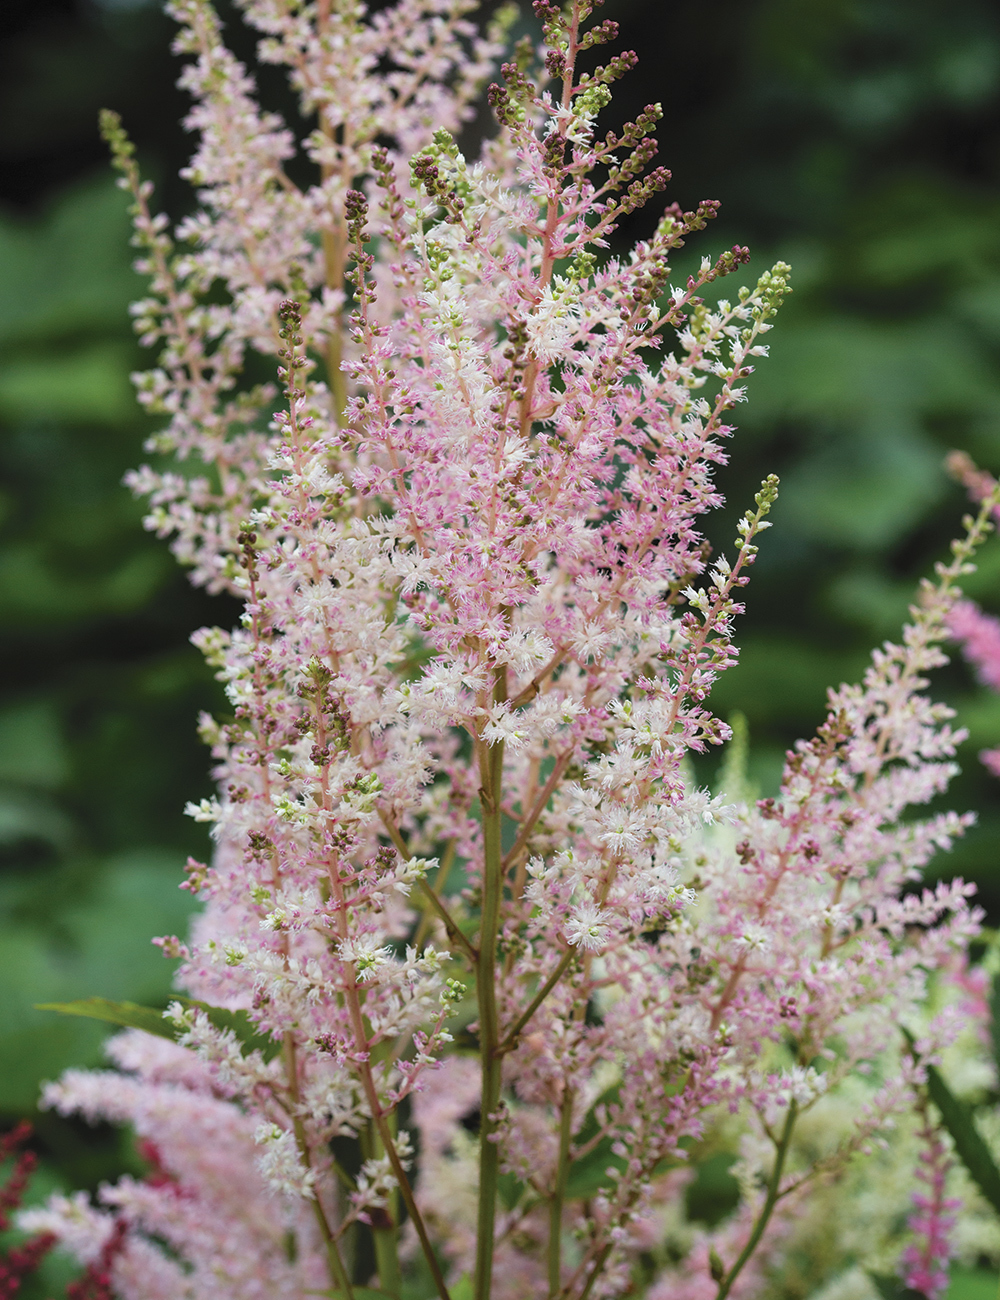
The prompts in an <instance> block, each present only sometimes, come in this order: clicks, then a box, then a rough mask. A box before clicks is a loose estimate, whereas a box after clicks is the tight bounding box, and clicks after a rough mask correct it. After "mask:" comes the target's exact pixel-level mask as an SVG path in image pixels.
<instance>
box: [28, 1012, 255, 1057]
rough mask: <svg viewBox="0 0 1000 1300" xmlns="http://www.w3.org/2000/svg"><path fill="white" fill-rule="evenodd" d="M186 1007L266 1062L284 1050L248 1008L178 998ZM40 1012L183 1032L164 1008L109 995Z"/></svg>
mask: <svg viewBox="0 0 1000 1300" xmlns="http://www.w3.org/2000/svg"><path fill="white" fill-rule="evenodd" d="M174 1001H176V1002H179V1003H180V1004H181V1006H183V1007H185V1008H190V1007H197V1008H198V1010H199V1011H204V1012H205V1014H206V1015H207V1016H208V1018H209V1020H210V1021H211V1023H212V1024H213V1025H214V1026H215V1028H216V1029H221V1030H230V1031H231V1032H232V1033H233V1034H235V1035H236V1037H237V1038H238V1039H239V1041H240V1042H241V1043H242V1044H243V1047H244V1049H245V1050H246V1051H248V1052H253V1051H258V1052H260V1054H261V1056H262V1057H263V1058H264V1060H265V1061H270V1060H273V1059H274V1057H275V1056H277V1055H278V1053H279V1052H280V1051H281V1044H280V1043H278V1042H276V1041H275V1040H274V1039H273V1038H271V1037H270V1036H269V1035H266V1034H261V1033H258V1031H257V1028H256V1026H255V1025H254V1024H253V1022H252V1021H251V1019H250V1017H249V1016H248V1015H247V1013H246V1012H245V1011H227V1010H226V1009H225V1008H224V1007H213V1006H210V1005H209V1004H208V1003H207V1002H198V1001H197V1000H196V999H194V998H175V999H174ZM36 1008H37V1010H39V1011H58V1012H60V1013H61V1014H62V1015H64V1016H86V1017H88V1018H89V1019H91V1020H104V1021H107V1022H108V1023H109V1024H112V1025H123V1026H125V1027H127V1028H129V1029H143V1030H145V1031H146V1033H147V1034H158V1035H159V1036H160V1037H161V1038H172V1039H175V1040H176V1039H177V1038H179V1037H180V1036H181V1034H182V1033H183V1032H184V1031H183V1030H179V1029H178V1028H177V1027H176V1025H174V1024H173V1022H172V1021H170V1020H165V1019H164V1016H163V1012H162V1011H157V1009H156V1008H155V1007H141V1006H139V1005H138V1003H135V1002H112V1001H111V1000H110V999H108V998H81V999H80V1000H79V1001H77V1002H40V1003H37V1004H36Z"/></svg>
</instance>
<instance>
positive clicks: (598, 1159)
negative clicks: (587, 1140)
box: [566, 1137, 625, 1201]
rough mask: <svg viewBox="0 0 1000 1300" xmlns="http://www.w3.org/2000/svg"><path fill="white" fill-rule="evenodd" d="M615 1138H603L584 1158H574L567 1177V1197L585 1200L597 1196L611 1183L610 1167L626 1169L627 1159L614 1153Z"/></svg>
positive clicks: (573, 1199) (568, 1198)
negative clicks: (612, 1147) (612, 1148)
mask: <svg viewBox="0 0 1000 1300" xmlns="http://www.w3.org/2000/svg"><path fill="white" fill-rule="evenodd" d="M613 1141H614V1139H613V1138H609V1137H608V1138H602V1139H601V1141H600V1142H598V1144H597V1146H596V1147H594V1149H593V1151H589V1152H588V1153H587V1154H586V1155H585V1156H584V1157H583V1159H582V1160H574V1162H573V1163H572V1164H571V1165H570V1167H569V1174H568V1177H567V1179H566V1199H567V1200H570V1201H575V1200H585V1199H586V1198H587V1197H589V1196H596V1194H597V1193H598V1192H599V1191H601V1189H602V1188H605V1187H608V1186H610V1184H611V1178H610V1176H609V1174H608V1169H609V1168H613V1169H618V1170H621V1169H624V1168H625V1161H624V1160H623V1159H622V1157H621V1156H616V1155H614V1154H613V1153H612V1150H611V1146H612V1143H613Z"/></svg>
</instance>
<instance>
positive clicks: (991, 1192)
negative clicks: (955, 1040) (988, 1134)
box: [927, 1065, 1000, 1214]
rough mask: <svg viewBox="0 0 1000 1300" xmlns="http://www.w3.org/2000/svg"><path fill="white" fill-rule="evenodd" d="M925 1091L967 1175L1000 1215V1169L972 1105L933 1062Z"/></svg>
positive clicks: (928, 1068)
mask: <svg viewBox="0 0 1000 1300" xmlns="http://www.w3.org/2000/svg"><path fill="white" fill-rule="evenodd" d="M927 1092H928V1094H929V1095H930V1099H931V1101H932V1102H933V1103H934V1105H935V1106H936V1107H937V1108H938V1110H939V1111H940V1112H941V1119H942V1121H943V1122H944V1126H945V1128H946V1129H947V1130H948V1132H949V1133H950V1134H951V1137H952V1141H953V1142H954V1143H955V1150H956V1152H957V1153H958V1155H959V1157H960V1159H961V1161H962V1163H963V1164H964V1165H965V1167H966V1169H967V1170H968V1171H969V1175H970V1177H971V1178H972V1180H973V1182H974V1183H975V1184H976V1186H977V1187H978V1188H979V1190H980V1191H981V1192H982V1194H983V1195H984V1196H985V1197H986V1199H987V1200H988V1201H989V1203H990V1204H991V1205H992V1206H993V1208H994V1209H995V1210H996V1211H997V1213H998V1214H1000V1169H997V1166H996V1162H995V1161H994V1159H993V1156H992V1155H991V1154H990V1149H989V1147H988V1146H987V1145H986V1143H985V1142H984V1141H983V1139H982V1138H981V1137H980V1135H979V1130H978V1129H977V1128H976V1125H975V1121H974V1119H973V1116H972V1107H971V1106H970V1105H969V1104H968V1102H964V1101H961V1100H959V1098H958V1097H956V1096H955V1094H954V1093H953V1092H952V1090H951V1089H950V1088H949V1087H948V1085H947V1083H945V1081H944V1077H943V1076H942V1074H941V1071H940V1070H939V1069H938V1068H937V1067H936V1066H934V1065H929V1066H928V1067H927Z"/></svg>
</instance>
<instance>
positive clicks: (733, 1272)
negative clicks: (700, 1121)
mask: <svg viewBox="0 0 1000 1300" xmlns="http://www.w3.org/2000/svg"><path fill="white" fill-rule="evenodd" d="M797 1115H798V1106H797V1105H796V1104H795V1102H794V1101H790V1102H789V1103H788V1114H787V1115H786V1116H785V1125H784V1128H783V1129H782V1130H781V1137H780V1139H779V1140H778V1147H777V1150H776V1152H775V1155H774V1169H773V1171H772V1173H771V1178H770V1180H769V1182H768V1184H767V1197H766V1198H765V1200H764V1206H763V1209H762V1210H761V1212H760V1214H759V1215H758V1216H757V1222H756V1223H755V1224H754V1225H753V1232H751V1234H750V1239H749V1240H748V1241H747V1244H746V1245H745V1246H744V1247H743V1249H742V1251H741V1252H740V1256H739V1259H737V1261H736V1263H735V1264H734V1265H733V1266H732V1268H731V1269H730V1270H729V1272H728V1273H727V1274H726V1275H725V1277H724V1278H723V1279H722V1281H721V1282H720V1283H719V1289H718V1291H717V1292H716V1295H715V1300H726V1296H727V1295H728V1294H729V1292H730V1290H731V1288H732V1285H733V1283H734V1282H735V1281H736V1279H737V1278H738V1277H739V1275H740V1273H741V1272H742V1271H743V1266H744V1264H746V1262H747V1261H748V1260H749V1258H750V1256H751V1255H752V1254H753V1253H754V1251H755V1250H756V1249H757V1246H758V1244H759V1243H760V1239H761V1237H763V1235H764V1229H765V1228H766V1227H767V1225H768V1222H769V1220H770V1218H771V1214H772V1213H773V1211H774V1207H775V1205H776V1204H777V1202H778V1192H779V1189H780V1186H781V1172H782V1170H783V1169H784V1167H785V1157H786V1156H787V1155H788V1147H789V1145H790V1143H791V1140H792V1129H794V1127H795V1120H796V1117H797Z"/></svg>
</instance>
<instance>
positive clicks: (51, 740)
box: [0, 698, 69, 790]
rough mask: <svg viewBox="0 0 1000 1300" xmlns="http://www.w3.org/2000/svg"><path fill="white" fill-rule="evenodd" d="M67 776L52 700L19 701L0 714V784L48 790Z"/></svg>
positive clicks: (60, 735) (61, 737)
mask: <svg viewBox="0 0 1000 1300" xmlns="http://www.w3.org/2000/svg"><path fill="white" fill-rule="evenodd" d="M68 773H69V761H68V756H67V753H66V744H65V741H64V739H63V736H62V733H61V730H60V726H59V719H58V715H57V713H56V710H55V708H54V706H53V703H52V701H51V700H46V699H44V698H38V699H33V700H27V701H22V702H20V703H18V704H15V705H13V706H12V707H11V708H8V709H4V710H3V712H2V713H0V781H11V782H14V783H16V784H17V785H30V786H40V787H41V788H42V789H46V790H48V789H52V788H54V787H57V786H59V785H60V784H61V783H62V782H63V781H64V780H65V779H66V777H67V775H68Z"/></svg>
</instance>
